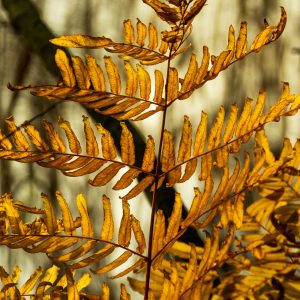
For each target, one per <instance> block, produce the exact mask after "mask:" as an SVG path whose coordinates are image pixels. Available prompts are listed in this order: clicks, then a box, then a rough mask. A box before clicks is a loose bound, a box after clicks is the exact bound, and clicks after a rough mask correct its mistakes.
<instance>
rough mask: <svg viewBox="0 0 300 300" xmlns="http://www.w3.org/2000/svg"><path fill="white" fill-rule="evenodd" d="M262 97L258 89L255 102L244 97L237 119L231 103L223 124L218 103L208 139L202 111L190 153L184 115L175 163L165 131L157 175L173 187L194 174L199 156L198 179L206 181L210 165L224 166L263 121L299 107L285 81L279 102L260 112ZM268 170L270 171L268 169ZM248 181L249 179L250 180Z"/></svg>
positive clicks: (172, 146)
mask: <svg viewBox="0 0 300 300" xmlns="http://www.w3.org/2000/svg"><path fill="white" fill-rule="evenodd" d="M265 96H266V94H265V92H264V91H260V92H259V95H258V98H257V101H256V103H255V104H253V100H252V99H249V98H246V100H245V104H244V107H243V110H242V112H241V115H240V117H239V118H238V110H237V106H236V104H232V105H231V109H230V112H229V115H228V118H227V121H226V124H225V110H224V107H223V106H221V107H220V109H219V112H218V114H217V116H216V118H215V121H214V122H213V124H212V126H211V128H210V130H209V135H208V136H209V137H208V139H207V138H206V135H207V115H206V114H205V113H203V112H202V114H201V120H200V123H199V125H198V129H197V132H196V135H195V139H194V144H193V148H194V150H193V155H192V156H191V155H190V151H191V150H190V147H191V145H192V136H191V134H190V133H188V132H190V131H191V130H192V128H191V124H190V123H189V120H188V117H187V116H185V117H184V122H183V129H182V134H181V140H182V142H180V145H179V150H178V156H177V161H178V164H177V165H176V163H175V160H176V157H175V149H174V140H173V137H172V134H171V133H170V132H169V131H167V130H165V133H164V142H163V152H162V153H163V156H162V171H163V174H161V175H160V176H161V178H163V177H164V176H166V175H167V176H168V185H169V186H173V185H174V184H175V183H178V182H180V183H182V182H185V181H187V180H188V179H189V178H190V177H191V176H192V175H193V174H194V173H195V171H196V167H197V158H201V172H200V175H199V180H206V179H207V177H208V176H209V174H210V173H211V171H212V169H213V167H214V166H217V167H219V168H224V167H225V166H226V163H227V161H228V160H229V154H230V153H235V152H238V151H239V150H240V147H241V145H242V144H245V143H247V142H248V141H249V139H250V137H251V136H252V135H253V134H254V133H255V131H259V130H260V129H261V128H262V127H263V126H264V125H266V124H267V123H269V122H273V121H277V120H278V119H279V118H280V117H282V116H287V115H290V114H291V113H292V114H294V113H295V111H297V110H298V109H299V107H300V105H299V104H300V103H299V96H297V97H295V96H293V95H291V94H290V92H289V86H288V84H287V83H284V85H283V92H282V94H281V95H280V97H279V101H278V102H277V103H276V104H274V105H273V106H272V107H271V108H270V109H269V110H267V112H266V113H265V114H264V113H263V108H264V103H265ZM184 156H185V157H184ZM188 157H189V158H188ZM262 163H263V161H262ZM184 164H186V166H185V171H184V173H183V175H182V176H181V175H180V174H181V168H182V165H184ZM256 167H257V168H259V165H256ZM274 168H275V166H274ZM257 171H258V169H257V170H253V172H252V174H257ZM268 172H272V170H271V168H270V169H269V170H268ZM267 174H268V173H265V175H264V176H267ZM180 176H181V178H180ZM256 177H257V176H256ZM256 177H255V178H252V179H249V180H248V185H252V184H253V183H254V181H256V179H257V178H256ZM251 180H252V181H253V182H251Z"/></svg>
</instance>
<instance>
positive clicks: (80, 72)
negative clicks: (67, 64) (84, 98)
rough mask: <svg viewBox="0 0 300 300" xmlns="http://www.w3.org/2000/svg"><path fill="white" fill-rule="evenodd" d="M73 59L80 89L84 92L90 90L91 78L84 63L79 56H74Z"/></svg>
mask: <svg viewBox="0 0 300 300" xmlns="http://www.w3.org/2000/svg"><path fill="white" fill-rule="evenodd" d="M71 59H72V65H73V69H74V72H75V77H76V81H77V85H78V87H79V88H80V89H82V90H87V89H89V87H90V85H91V81H90V76H89V73H88V71H87V69H86V67H85V65H84V63H83V61H82V60H81V58H80V57H79V56H72V58H71Z"/></svg>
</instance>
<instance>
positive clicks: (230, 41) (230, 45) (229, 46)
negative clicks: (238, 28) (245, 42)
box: [227, 25, 235, 51]
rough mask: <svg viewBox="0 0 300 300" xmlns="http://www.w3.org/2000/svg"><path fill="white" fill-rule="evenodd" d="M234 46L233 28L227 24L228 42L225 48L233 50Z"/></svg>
mask: <svg viewBox="0 0 300 300" xmlns="http://www.w3.org/2000/svg"><path fill="white" fill-rule="evenodd" d="M234 48H235V34H234V28H233V26H232V25H230V26H229V29H228V44H227V50H231V51H233V50H234Z"/></svg>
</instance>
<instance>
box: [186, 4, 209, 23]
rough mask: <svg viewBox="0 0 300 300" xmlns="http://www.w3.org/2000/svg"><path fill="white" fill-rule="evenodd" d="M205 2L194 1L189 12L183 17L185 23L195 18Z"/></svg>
mask: <svg viewBox="0 0 300 300" xmlns="http://www.w3.org/2000/svg"><path fill="white" fill-rule="evenodd" d="M205 2H206V0H196V1H195V2H194V3H193V5H192V7H191V8H190V10H189V11H188V12H187V13H186V15H185V16H184V20H185V21H186V22H187V21H190V22H191V21H192V20H193V19H194V18H195V16H196V15H197V14H198V13H199V12H200V11H201V9H202V7H203V6H204V4H205Z"/></svg>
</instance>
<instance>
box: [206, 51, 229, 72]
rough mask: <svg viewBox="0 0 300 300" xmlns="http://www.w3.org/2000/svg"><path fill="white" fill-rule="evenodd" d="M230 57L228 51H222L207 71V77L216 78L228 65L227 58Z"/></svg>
mask: <svg viewBox="0 0 300 300" xmlns="http://www.w3.org/2000/svg"><path fill="white" fill-rule="evenodd" d="M230 56H231V51H230V50H226V51H222V52H221V53H220V55H219V56H217V57H216V60H215V61H214V62H213V66H212V67H211V69H210V70H209V76H210V77H216V76H217V75H218V74H219V73H220V71H222V70H223V69H225V68H226V67H227V65H228V63H229V62H228V60H229V59H228V57H229V58H230Z"/></svg>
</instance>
